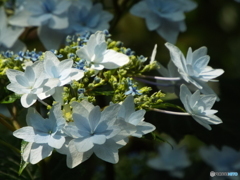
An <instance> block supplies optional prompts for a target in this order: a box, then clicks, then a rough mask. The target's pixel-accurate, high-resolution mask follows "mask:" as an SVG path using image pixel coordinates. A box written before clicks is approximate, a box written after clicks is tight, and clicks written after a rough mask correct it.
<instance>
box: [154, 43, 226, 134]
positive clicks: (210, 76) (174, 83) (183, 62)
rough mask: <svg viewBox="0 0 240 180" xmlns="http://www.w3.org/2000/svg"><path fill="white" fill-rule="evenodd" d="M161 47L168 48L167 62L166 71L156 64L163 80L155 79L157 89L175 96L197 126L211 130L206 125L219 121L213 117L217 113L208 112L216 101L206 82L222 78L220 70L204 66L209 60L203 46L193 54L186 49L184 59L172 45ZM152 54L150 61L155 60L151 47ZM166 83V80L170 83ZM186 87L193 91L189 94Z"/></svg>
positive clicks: (218, 122) (215, 96)
mask: <svg viewBox="0 0 240 180" xmlns="http://www.w3.org/2000/svg"><path fill="white" fill-rule="evenodd" d="M165 45H166V47H167V48H168V49H169V52H170V56H171V60H170V61H169V63H168V69H166V68H164V67H163V66H162V65H160V63H159V65H160V69H159V70H158V71H159V73H160V74H161V75H163V76H164V77H166V78H165V79H164V81H163V80H158V83H159V88H160V89H162V90H163V91H166V92H170V93H176V94H177V95H178V96H179V97H180V100H181V101H182V103H183V105H184V107H185V109H186V111H187V112H188V113H189V115H191V116H192V117H193V118H194V119H195V120H196V121H197V122H198V123H199V124H201V125H202V126H204V127H205V128H207V129H208V130H211V129H212V128H211V126H210V125H209V124H220V123H222V120H221V119H220V118H219V117H217V116H216V115H214V114H215V113H217V110H213V109H211V108H212V106H213V104H214V103H215V101H216V100H219V98H218V96H217V95H216V93H215V92H214V91H213V90H212V89H211V88H210V87H209V86H208V84H207V82H209V81H214V82H216V81H217V80H215V78H217V77H219V76H220V75H222V74H223V73H224V71H223V70H222V69H213V68H212V67H211V66H208V63H209V60H210V57H209V56H208V55H207V48H206V47H201V48H199V49H197V50H195V51H192V49H191V48H189V49H188V53H187V56H186V58H185V57H184V55H183V53H182V52H181V51H180V50H179V49H178V47H176V46H175V45H173V44H171V43H166V44H165ZM152 54H153V55H152V59H155V55H156V49H155V48H154V50H153V53H152ZM166 80H169V81H170V83H169V82H166ZM188 87H190V89H194V90H196V89H197V90H196V91H195V92H194V93H193V94H192V93H191V91H190V90H189V88H188ZM200 92H201V93H202V94H200Z"/></svg>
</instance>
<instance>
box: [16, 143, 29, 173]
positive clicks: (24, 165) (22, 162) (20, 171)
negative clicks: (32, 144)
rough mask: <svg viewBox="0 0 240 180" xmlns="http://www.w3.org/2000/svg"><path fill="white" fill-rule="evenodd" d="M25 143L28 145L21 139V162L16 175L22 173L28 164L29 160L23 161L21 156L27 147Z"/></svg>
mask: <svg viewBox="0 0 240 180" xmlns="http://www.w3.org/2000/svg"><path fill="white" fill-rule="evenodd" d="M27 145H28V142H26V141H22V143H21V163H20V166H19V170H18V175H19V176H20V175H21V174H22V172H23V170H24V169H25V168H26V167H27V165H28V164H29V162H25V161H24V160H23V158H22V155H23V152H24V150H25V148H26V147H27Z"/></svg>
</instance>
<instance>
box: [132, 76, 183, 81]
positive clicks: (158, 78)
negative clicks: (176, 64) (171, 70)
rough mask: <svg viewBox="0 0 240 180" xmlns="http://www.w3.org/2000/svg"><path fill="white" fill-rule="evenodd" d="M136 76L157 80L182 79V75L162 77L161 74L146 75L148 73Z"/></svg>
mask: <svg viewBox="0 0 240 180" xmlns="http://www.w3.org/2000/svg"><path fill="white" fill-rule="evenodd" d="M136 77H143V78H147V79H156V80H163V81H179V80H181V78H180V77H160V76H146V75H138V76H136Z"/></svg>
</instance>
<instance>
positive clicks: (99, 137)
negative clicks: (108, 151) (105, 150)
mask: <svg viewBox="0 0 240 180" xmlns="http://www.w3.org/2000/svg"><path fill="white" fill-rule="evenodd" d="M91 140H92V142H93V144H104V143H105V142H106V136H105V135H104V134H95V135H93V136H91Z"/></svg>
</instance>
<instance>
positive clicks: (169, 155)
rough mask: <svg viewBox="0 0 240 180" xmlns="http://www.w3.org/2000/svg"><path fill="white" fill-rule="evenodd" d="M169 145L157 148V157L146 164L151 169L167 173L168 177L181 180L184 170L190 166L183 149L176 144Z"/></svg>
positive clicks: (172, 142) (165, 144) (171, 142)
mask: <svg viewBox="0 0 240 180" xmlns="http://www.w3.org/2000/svg"><path fill="white" fill-rule="evenodd" d="M170 144H171V145H172V146H173V148H172V147H171V145H169V144H167V143H164V144H162V145H160V146H159V147H158V152H159V154H158V155H157V157H155V158H152V159H149V160H148V162H147V164H148V166H150V167H151V168H153V169H156V170H159V171H167V172H168V173H169V175H170V176H172V177H177V178H183V177H184V169H185V168H187V167H188V166H190V165H191V162H190V160H189V158H188V156H187V151H186V148H185V147H178V146H177V144H176V142H174V141H173V140H171V141H170Z"/></svg>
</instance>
